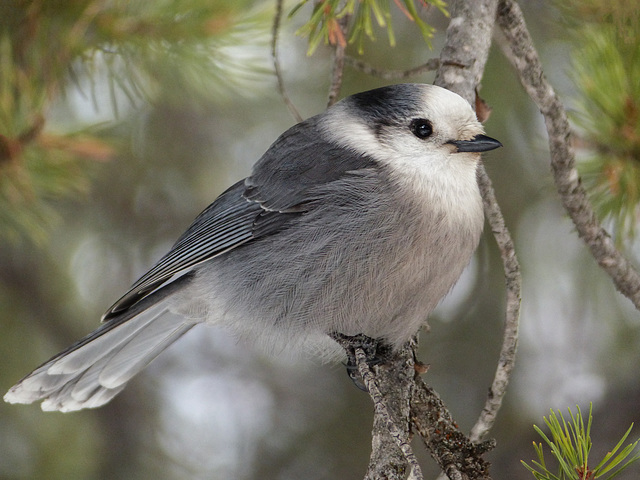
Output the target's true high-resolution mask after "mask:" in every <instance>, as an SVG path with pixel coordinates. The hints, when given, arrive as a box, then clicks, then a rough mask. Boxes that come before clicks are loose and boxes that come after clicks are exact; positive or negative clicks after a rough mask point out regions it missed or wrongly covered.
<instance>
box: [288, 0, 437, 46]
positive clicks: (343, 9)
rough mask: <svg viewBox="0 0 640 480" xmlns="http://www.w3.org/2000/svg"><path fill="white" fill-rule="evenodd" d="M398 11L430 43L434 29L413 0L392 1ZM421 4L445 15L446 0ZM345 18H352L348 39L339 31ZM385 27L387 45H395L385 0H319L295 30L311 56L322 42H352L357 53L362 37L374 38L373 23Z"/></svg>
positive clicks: (300, 4) (294, 9)
mask: <svg viewBox="0 0 640 480" xmlns="http://www.w3.org/2000/svg"><path fill="white" fill-rule="evenodd" d="M308 1H309V0H302V1H301V2H300V3H298V4H297V5H296V6H295V7H294V8H293V10H292V11H291V13H290V14H289V16H293V15H294V14H295V13H296V12H297V11H298V10H299V9H300V7H302V6H303V5H305V4H306V3H308ZM394 3H395V5H396V7H397V8H398V9H400V11H401V12H402V13H403V14H404V15H406V16H407V18H409V19H410V20H411V21H413V22H415V24H416V25H417V27H418V29H419V30H420V33H421V34H422V37H423V38H424V40H425V42H427V44H428V45H429V46H430V45H431V38H432V37H433V34H434V32H435V29H434V28H433V27H432V26H431V25H429V24H427V23H426V22H425V21H424V20H422V19H421V18H420V14H419V12H418V8H417V7H416V4H415V2H414V0H394ZM418 3H419V4H422V5H423V6H425V7H426V6H429V5H431V6H434V7H436V8H438V10H440V11H441V12H442V13H443V14H444V15H447V16H448V13H447V9H446V3H445V2H444V1H443V0H418ZM345 17H349V18H351V19H352V20H351V22H350V26H349V35H348V39H347V38H345V36H344V35H343V33H342V29H341V28H340V23H339V21H340V20H341V19H343V18H345ZM374 20H375V22H376V23H377V24H378V26H380V27H382V28H386V30H387V37H388V39H389V44H390V45H391V46H395V35H394V33H393V26H392V23H391V6H390V4H389V1H388V0H346V1H344V0H322V1H321V2H317V3H316V4H315V5H314V9H313V13H312V15H311V18H310V19H309V21H308V22H306V23H305V24H304V25H303V26H302V27H300V28H299V29H298V31H297V32H296V33H297V34H298V35H301V36H303V37H308V38H309V49H308V52H307V53H308V54H309V55H311V54H313V52H315V50H316V49H317V48H318V46H319V45H320V43H321V42H323V41H324V43H325V44H331V45H341V46H346V45H347V43H351V44H355V45H356V46H357V48H358V52H359V53H360V54H362V53H363V51H364V40H365V38H369V39H370V40H372V41H373V40H375V33H374V29H373V23H374Z"/></svg>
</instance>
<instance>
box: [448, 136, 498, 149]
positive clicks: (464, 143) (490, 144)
mask: <svg viewBox="0 0 640 480" xmlns="http://www.w3.org/2000/svg"><path fill="white" fill-rule="evenodd" d="M447 143H450V144H451V145H454V146H455V147H456V148H457V149H458V152H488V151H489V150H493V149H495V148H499V147H501V146H502V144H501V143H500V142H499V141H498V140H496V139H495V138H491V137H487V136H486V135H476V136H475V137H473V138H472V139H471V140H451V141H450V142H447Z"/></svg>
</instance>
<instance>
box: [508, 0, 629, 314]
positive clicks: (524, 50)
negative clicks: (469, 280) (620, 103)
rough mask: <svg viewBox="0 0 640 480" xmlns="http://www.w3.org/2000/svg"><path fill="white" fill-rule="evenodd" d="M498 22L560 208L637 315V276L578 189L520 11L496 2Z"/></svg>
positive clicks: (560, 119)
mask: <svg viewBox="0 0 640 480" xmlns="http://www.w3.org/2000/svg"><path fill="white" fill-rule="evenodd" d="M497 22H498V24H499V26H500V28H501V29H502V32H503V33H504V36H505V38H506V40H507V42H506V43H507V47H508V50H507V51H506V52H505V53H506V56H507V58H508V59H509V60H510V62H511V64H512V65H513V67H514V68H515V69H516V71H517V73H518V76H519V78H520V82H521V83H522V85H523V86H524V88H525V90H526V91H527V93H528V94H529V96H530V97H531V99H532V100H533V101H534V102H535V104H536V105H537V106H538V108H539V109H540V112H541V113H542V115H543V117H544V120H545V124H546V127H547V134H548V135H549V150H550V153H551V168H552V170H553V178H554V181H555V183H556V188H557V190H558V193H559V194H560V198H561V200H562V204H563V205H564V208H565V210H566V211H567V212H568V213H569V215H570V216H571V219H572V220H573V223H574V225H575V226H576V229H577V231H578V234H579V235H580V237H581V238H582V239H583V240H584V242H585V243H586V244H587V246H588V247H589V249H590V250H591V253H592V255H593V256H594V258H595V259H596V261H597V262H598V264H599V265H600V266H601V267H602V268H603V269H604V271H606V272H607V273H608V274H609V276H610V277H611V278H612V280H613V283H614V285H615V286H616V288H617V289H618V291H620V292H621V293H622V294H623V295H625V296H626V297H627V298H628V299H629V300H631V301H632V302H633V304H634V305H635V307H636V308H637V309H639V310H640V275H639V274H638V272H637V271H636V270H635V269H634V267H633V266H632V265H631V263H630V262H629V261H628V260H627V259H626V258H625V257H624V256H623V255H622V254H621V253H620V252H619V251H618V250H617V249H616V247H615V244H614V242H613V240H612V239H611V237H610V236H609V234H608V233H607V232H606V230H604V229H603V228H602V227H601V226H600V223H599V222H598V220H597V218H596V215H595V212H594V211H593V207H592V206H591V203H590V201H589V198H588V196H587V193H586V192H585V190H584V188H583V187H582V184H581V181H580V176H579V175H578V171H577V170H576V168H575V152H574V150H573V147H572V143H571V129H570V126H569V121H568V119H567V114H566V111H565V109H564V107H563V105H562V103H561V102H560V100H559V99H558V96H557V95H556V93H555V91H554V90H553V88H552V87H551V85H549V83H548V82H547V80H546V78H545V77H544V74H543V73H542V64H541V63H540V58H539V56H538V53H537V51H536V49H535V47H534V46H533V41H532V39H531V35H530V34H529V31H528V30H527V26H526V24H525V21H524V17H523V15H522V10H520V7H519V6H518V4H517V3H515V2H513V1H512V0H501V1H500V4H499V7H498V19H497Z"/></svg>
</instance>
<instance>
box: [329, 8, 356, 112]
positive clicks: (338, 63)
mask: <svg viewBox="0 0 640 480" xmlns="http://www.w3.org/2000/svg"><path fill="white" fill-rule="evenodd" d="M350 19H351V15H345V16H344V17H342V18H340V19H339V20H338V26H339V28H340V30H342V38H347V26H348V25H349V20H350ZM346 50H347V45H346V43H340V42H338V43H337V44H336V47H335V50H334V53H333V69H332V71H331V86H330V87H329V95H328V99H327V107H330V106H331V105H333V104H334V103H336V102H337V101H338V97H339V96H340V88H341V87H342V75H343V74H344V64H345V53H346Z"/></svg>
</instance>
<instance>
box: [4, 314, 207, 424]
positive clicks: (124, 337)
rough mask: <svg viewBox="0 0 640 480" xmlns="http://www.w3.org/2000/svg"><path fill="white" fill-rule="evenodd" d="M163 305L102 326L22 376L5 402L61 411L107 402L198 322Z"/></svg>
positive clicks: (90, 406)
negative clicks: (186, 318)
mask: <svg viewBox="0 0 640 480" xmlns="http://www.w3.org/2000/svg"><path fill="white" fill-rule="evenodd" d="M162 304H163V302H160V303H159V304H156V305H153V306H151V307H150V308H148V309H147V310H145V311H142V312H139V313H138V312H136V315H135V316H133V317H130V318H126V319H122V321H119V320H120V319H118V318H114V319H113V320H111V321H110V322H108V323H106V324H104V325H102V326H101V327H100V328H99V329H98V330H96V331H95V332H93V333H91V334H89V335H88V336H87V337H85V338H84V339H82V340H80V341H79V342H77V343H76V344H75V345H73V346H71V347H70V348H69V349H67V350H66V351H64V352H62V353H60V354H59V355H57V356H55V357H53V358H52V359H51V360H49V361H48V362H46V363H45V364H43V365H42V366H40V367H39V368H37V369H36V370H34V371H33V372H32V373H31V374H29V375H28V376H27V377H25V378H24V379H22V380H21V381H20V382H19V383H18V384H16V385H15V386H14V387H12V388H11V389H10V390H9V391H8V392H7V394H6V395H5V396H4V400H5V401H7V402H9V403H33V402H36V401H38V400H43V403H42V409H43V410H46V411H51V410H59V411H63V412H68V411H73V410H80V409H83V408H94V407H99V406H101V405H104V404H105V403H107V402H108V401H109V400H111V399H112V398H113V397H114V396H115V395H117V394H118V393H119V392H120V391H121V390H122V389H123V388H124V387H125V385H126V384H127V382H128V381H129V380H131V378H132V377H133V376H134V375H136V374H137V373H138V372H140V371H141V370H142V369H143V368H144V367H146V366H147V365H148V364H149V362H151V361H152V360H153V359H154V358H155V357H156V356H157V355H159V354H160V353H161V352H162V351H163V350H164V349H166V348H167V347H168V346H169V345H170V344H171V343H173V342H174V341H176V340H177V339H178V338H180V337H181V336H182V335H183V334H185V333H186V332H187V331H188V330H189V329H190V328H191V327H193V326H194V324H193V323H186V322H185V321H184V320H183V319H182V318H180V317H178V316H177V315H175V314H173V313H171V312H169V311H168V310H167V309H166V306H163V305H162Z"/></svg>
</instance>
